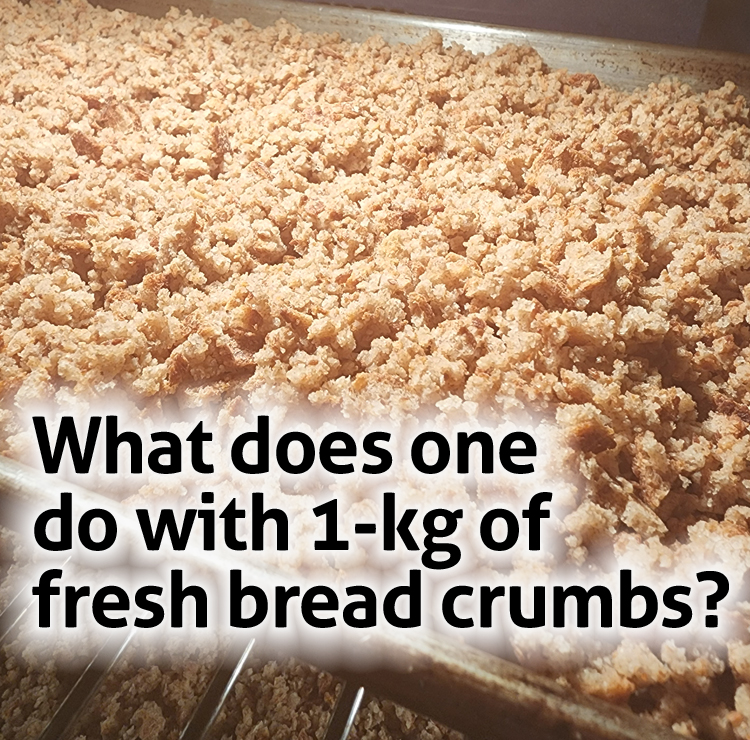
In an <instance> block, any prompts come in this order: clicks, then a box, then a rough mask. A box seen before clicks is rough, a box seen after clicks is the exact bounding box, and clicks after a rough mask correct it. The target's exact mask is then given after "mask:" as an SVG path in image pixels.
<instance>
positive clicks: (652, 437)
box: [0, 0, 750, 737]
mask: <svg viewBox="0 0 750 740" xmlns="http://www.w3.org/2000/svg"><path fill="white" fill-rule="evenodd" d="M0 46H2V48H3V54H2V56H1V57H0V240H1V243H0V342H1V343H2V344H1V345H0V346H2V352H1V353H0V392H1V393H2V399H3V409H4V410H3V411H2V412H0V414H1V415H2V420H3V423H4V425H5V428H6V434H4V435H3V443H2V444H3V445H6V442H5V440H6V438H7V436H8V435H9V434H10V433H11V432H13V431H14V430H15V429H16V427H15V426H14V424H15V423H16V422H15V421H14V419H15V416H14V411H13V408H14V405H24V404H26V403H29V402H32V401H35V400H37V399H40V398H42V399H51V398H54V397H55V396H56V395H57V396H58V397H60V396H61V394H62V395H64V394H66V393H68V394H69V393H71V392H72V393H75V394H79V395H85V394H88V393H103V392H105V391H106V390H107V389H108V388H112V387H115V386H116V387H124V388H126V389H127V390H128V391H129V392H131V393H132V394H133V395H134V396H135V397H136V398H141V399H143V402H144V403H146V400H147V399H154V398H156V399H163V398H166V397H169V396H171V395H174V394H183V395H185V394H186V395H188V396H190V397H191V398H192V399H193V401H194V402H195V403H198V402H200V401H202V400H206V399H215V398H219V397H220V396H221V394H230V393H243V394H253V393H256V394H257V393H272V394H273V395H274V398H276V399H278V400H282V401H285V402H287V403H295V402H299V401H302V400H304V401H310V402H311V403H312V404H314V405H319V406H322V407H328V406H332V407H336V408H337V409H341V410H343V411H344V412H345V413H353V412H354V411H360V412H361V411H364V412H365V413H367V412H371V413H374V414H377V413H389V412H391V411H392V410H394V409H400V410H403V411H408V412H412V411H416V410H417V409H419V408H420V407H421V406H423V405H427V404H435V403H438V404H440V405H441V407H442V408H449V407H450V406H451V404H453V405H458V404H463V405H464V408H468V409H472V408H474V409H479V408H490V409H494V410H495V411H496V412H497V413H498V414H503V413H506V412H512V411H513V410H515V409H527V410H528V409H530V410H533V411H534V412H539V413H542V414H547V415H549V416H550V417H552V418H554V419H555V420H556V423H557V424H558V426H559V427H560V429H561V430H562V432H563V434H564V436H565V438H566V439H567V443H568V446H569V448H570V450H571V456H572V460H573V463H574V465H575V466H576V472H577V473H580V476H581V481H582V484H581V490H580V501H579V502H578V506H577V508H576V509H575V510H574V511H572V512H571V513H570V515H569V516H568V517H567V519H566V520H565V526H566V528H567V539H566V544H567V547H568V553H567V556H566V557H567V559H568V560H569V561H570V562H572V563H578V564H580V563H582V562H584V561H585V560H586V559H587V557H588V556H589V552H590V550H592V549H593V548H595V547H598V546H599V545H600V544H601V542H602V541H606V542H607V543H609V546H610V547H613V548H615V550H617V549H618V548H620V549H623V548H633V549H634V550H635V551H637V552H639V553H641V555H640V556H641V557H642V558H643V559H644V560H650V561H651V562H653V563H657V562H669V559H670V557H672V556H673V553H674V548H677V547H681V546H686V547H690V548H692V551H693V552H702V551H705V552H706V553H707V556H708V555H712V556H717V555H719V554H720V552H721V547H722V546H724V545H726V546H727V547H730V548H734V552H737V551H741V552H747V553H750V535H749V534H748V523H747V518H748V516H750V509H748V508H745V505H746V504H747V502H748V499H749V498H750V468H749V465H748V459H750V435H749V434H748V425H749V424H750V326H749V324H748V322H749V320H750V226H749V223H750V188H749V187H748V183H749V182H750V128H749V120H748V107H747V103H746V101H745V100H744V99H743V98H742V97H741V96H739V95H737V93H736V89H735V87H734V86H733V85H732V84H731V83H729V82H728V83H727V84H726V85H724V87H722V88H721V89H719V90H713V91H710V92H706V93H695V92H692V91H691V90H690V89H688V88H687V87H686V86H685V85H682V84H680V83H679V82H678V81H676V80H664V81H662V82H661V83H659V84H654V85H651V86H649V87H648V88H647V89H639V90H635V91H619V90H614V89H611V88H608V87H606V86H603V85H601V84H600V83H599V81H598V80H597V78H596V77H595V76H594V75H591V74H588V75H586V74H568V73H566V72H565V71H560V70H550V69H548V68H546V67H545V65H544V64H543V62H542V60H541V59H540V58H539V56H538V55H537V54H536V53H535V52H534V51H533V50H531V49H528V48H517V47H505V48H502V49H499V50H498V51H497V52H495V53H493V54H490V55H486V56H477V55H474V54H471V53H469V52H467V51H465V50H464V49H461V48H458V47H451V48H447V49H446V48H444V47H443V46H442V43H441V40H440V38H439V37H438V36H437V35H434V36H430V37H428V38H426V39H425V40H424V41H423V42H421V43H420V44H418V45H415V46H405V45H398V46H395V45H389V44H387V43H385V42H384V41H382V40H381V39H377V38H376V39H371V40H369V41H367V42H365V43H363V44H353V43H349V42H346V41H343V40H341V39H340V38H339V37H338V36H336V35H311V34H303V33H301V32H299V31H298V30H297V29H296V28H294V27H293V26H291V25H290V24H288V23H285V22H279V23H277V24H276V25H275V26H273V27H271V28H267V29H263V30H259V29H255V28H253V27H252V26H251V25H250V24H249V23H247V22H246V21H242V20H238V21H235V22H234V23H232V24H222V23H220V22H218V21H215V20H211V19H204V18H196V17H193V16H192V15H190V14H189V13H188V14H181V13H179V12H178V11H176V10H175V11H171V12H170V13H169V14H168V16H167V17H166V18H164V19H160V20H153V19H147V18H142V17H138V16H135V15H132V14H128V13H125V12H123V11H115V12H108V11H104V10H100V9H94V8H92V7H90V6H89V5H87V4H86V3H84V2H82V1H81V0H71V1H67V0H66V1H65V2H51V1H49V2H38V1H37V0H34V2H32V3H31V4H30V5H25V4H21V3H17V2H14V1H12V0H8V1H7V2H5V3H4V4H3V12H2V20H1V21H0ZM6 451H7V446H6ZM722 543H723V544H722ZM727 543H729V544H728V545H727ZM738 618H744V617H742V615H739V616H738ZM539 666H540V667H542V668H543V667H545V666H546V667H547V669H548V670H549V671H551V672H556V673H557V674H558V675H560V676H562V677H563V678H561V680H566V681H569V682H571V683H572V684H574V685H576V686H578V687H581V688H583V689H584V690H586V691H589V692H592V693H596V694H600V695H602V696H606V697H608V698H610V699H614V700H618V701H630V702H631V705H632V706H633V707H634V708H635V709H636V710H637V711H642V712H648V713H651V714H652V715H653V716H654V717H655V718H656V719H658V720H660V721H662V722H665V723H667V724H671V725H673V726H675V727H676V728H677V729H678V730H681V731H683V732H685V733H687V734H696V733H702V734H704V735H715V736H722V737H726V736H730V735H731V734H732V733H735V734H736V735H737V736H739V737H750V646H747V645H745V644H742V642H737V643H731V644H730V645H729V647H728V649H724V648H723V647H716V646H705V647H703V646H689V647H686V646H678V645H674V644H673V643H672V644H669V643H667V644H665V645H664V646H662V648H661V651H659V649H656V648H654V649H653V650H652V649H650V648H648V647H646V646H645V644H640V643H637V644H636V643H623V644H622V645H620V646H619V647H618V648H617V649H616V650H615V651H614V652H611V651H610V652H609V653H605V654H601V655H597V656H589V657H587V658H586V659H585V660H584V662H583V663H580V661H579V663H576V660H574V659H573V658H571V657H570V656H569V655H568V656H567V657H566V656H562V655H561V654H558V653H556V652H555V646H554V644H551V645H550V646H549V652H548V654H545V655H543V656H541V658H540V663H539ZM157 735H158V733H157ZM157 735H154V737H156V736H157Z"/></svg>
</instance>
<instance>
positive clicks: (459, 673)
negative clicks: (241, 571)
mask: <svg viewBox="0 0 750 740" xmlns="http://www.w3.org/2000/svg"><path fill="white" fill-rule="evenodd" d="M61 486H63V487H64V489H65V490H72V491H73V498H74V500H75V501H76V502H77V504H74V506H75V505H81V506H84V505H85V506H87V507H89V508H94V507H97V505H98V507H100V508H104V507H106V508H108V509H109V510H110V511H113V512H115V511H117V509H120V512H119V513H120V516H121V517H122V518H118V521H123V520H126V519H127V517H128V516H130V515H129V514H128V513H127V510H126V509H125V508H124V507H120V506H119V505H118V504H116V503H115V502H113V501H111V500H110V499H105V498H104V497H103V496H100V495H97V494H94V493H91V492H90V491H86V490H84V489H81V488H78V487H76V486H70V484H61ZM54 490H56V489H55V488H54V486H51V485H50V480H49V476H42V475H40V474H39V473H37V472H36V471H33V470H31V469H29V468H26V467H24V466H22V465H20V464H19V463H16V462H13V461H11V460H8V459H6V458H2V457H0V513H2V523H3V524H4V525H6V526H11V527H15V528H16V529H19V528H21V529H22V527H19V525H18V522H19V521H21V520H22V518H23V517H22V516H19V514H20V513H21V512H22V511H23V510H24V509H25V508H26V507H28V506H29V504H30V503H31V502H36V503H42V504H44V505H45V506H53V505H56V504H57V500H56V499H55V498H54V494H53V491H54ZM60 490H63V488H62V487H61V488H60ZM192 559H194V560H195V561H196V562H199V563H200V562H202V561H203V560H204V558H203V556H202V555H197V556H194V557H193V558H192ZM204 564H205V563H204ZM258 573H259V574H261V577H264V576H265V577H268V572H267V571H261V570H260V569H258ZM31 585H32V584H24V587H23V588H22V589H21V590H20V591H19V593H18V594H17V595H16V597H15V598H14V599H13V600H12V602H11V603H10V604H9V606H8V607H7V608H6V609H5V610H4V612H3V613H2V615H0V643H2V642H3V641H4V640H5V639H6V638H7V637H8V635H9V633H11V631H12V630H13V628H14V627H16V626H18V625H20V624H21V623H22V621H23V620H24V619H25V618H26V617H27V615H28V614H29V612H30V611H31V609H32V606H33V603H34V602H33V599H32V597H31V591H30V590H31ZM133 636H134V632H130V633H129V634H127V635H125V636H123V635H122V632H114V633H113V635H112V637H111V638H110V639H108V640H107V641H106V642H105V644H104V646H103V647H102V648H101V649H100V650H99V652H98V654H97V655H96V656H95V657H94V658H93V659H92V660H91V661H90V663H89V664H88V665H87V666H86V668H85V669H84V670H83V671H82V672H81V673H80V675H79V676H78V678H77V680H76V681H75V683H74V685H73V687H72V688H71V689H70V691H69V693H68V695H67V696H66V697H65V699H64V700H63V701H62V703H61V705H60V706H59V708H58V709H57V711H56V713H55V714H54V716H53V717H52V718H51V720H50V721H49V723H48V725H47V727H46V728H45V729H44V730H43V732H42V733H41V735H39V738H38V740H67V739H68V735H67V733H69V732H70V730H71V729H72V728H73V727H74V725H75V722H76V720H77V719H78V717H79V716H80V715H81V713H82V711H83V710H84V709H85V708H86V707H87V706H88V705H89V702H90V701H91V700H92V698H93V696H94V694H95V693H96V690H97V688H98V687H99V686H100V685H101V683H102V681H103V680H104V679H105V677H107V675H108V674H109V673H110V671H112V670H113V669H114V667H115V665H116V664H117V663H118V660H119V659H120V658H121V657H122V656H123V653H124V652H125V650H126V648H127V647H128V646H129V644H130V642H131V641H132V639H133ZM374 640H375V641H376V643H377V645H378V648H380V649H382V650H383V651H385V652H387V653H388V654H390V655H394V656H397V657H398V666H397V667H393V668H391V667H388V668H377V669H375V670H365V669H363V670H361V671H357V670H350V669H347V671H346V672H344V673H342V672H341V671H339V670H338V668H339V666H338V665H335V664H331V665H326V662H327V659H326V658H325V657H324V658H322V659H319V660H315V663H316V667H318V668H320V669H323V670H330V671H331V672H333V673H334V674H336V675H338V677H339V679H340V680H341V681H342V687H341V690H340V692H339V696H338V700H337V703H336V705H335V707H334V710H333V713H332V716H331V719H330V722H329V724H328V729H327V732H326V735H325V740H346V738H347V737H349V734H350V731H351V729H352V726H353V724H354V721H355V718H356V715H357V711H358V708H359V706H360V703H361V701H362V697H363V695H364V694H365V692H367V693H369V694H371V695H373V696H376V697H378V698H382V699H390V700H393V701H395V702H396V703H398V704H400V705H402V706H404V707H406V708H408V709H411V710H413V711H415V712H417V713H418V714H421V715H424V716H427V717H429V718H431V719H434V720H435V721H437V722H440V723H442V724H444V725H447V726H448V727H451V728H453V729H456V730H458V731H460V732H463V733H465V735H466V736H467V737H468V738H469V739H470V740H489V739H490V738H493V739H494V738H509V739H510V738H515V737H518V736H521V735H523V736H525V737H527V738H529V740H565V739H566V738H570V740H573V738H576V740H584V739H586V738H587V739H589V740H676V738H677V737H678V736H677V735H675V734H674V733H673V732H672V731H671V730H670V729H669V728H666V727H662V726H659V725H656V724H654V723H653V722H651V721H650V720H648V719H645V718H643V717H641V716H639V715H637V714H635V713H633V712H631V711H630V710H628V709H627V708H624V707H618V706H614V705H610V704H608V703H606V702H604V701H602V700H600V699H596V698H593V697H590V696H585V695H583V694H579V693H577V692H575V691H573V690H571V689H569V688H566V687H563V686H561V685H560V684H558V683H556V682H555V681H553V680H551V679H549V678H546V677H544V676H540V675H537V674H534V673H533V672H531V671H529V670H528V669H526V668H523V667H522V666H520V665H518V664H516V663H511V662H509V661H506V660H503V659H501V658H497V657H495V656H492V655H489V654H487V653H484V652H481V651H479V650H476V649H474V648H471V647H469V646H467V645H464V644H462V643H459V642H456V641H454V640H451V639H449V638H446V637H444V636H439V637H438V636H431V635H412V634H404V632H403V631H395V630H394V631H393V632H389V633H384V634H382V635H377V636H376V637H375V638H374ZM259 647H260V646H258V645H256V643H255V641H251V642H249V643H248V644H246V645H245V646H244V648H243V649H241V650H240V651H239V653H238V652H237V651H236V650H235V651H232V650H228V651H227V652H226V654H225V656H224V658H223V660H222V661H221V662H220V665H219V667H218V669H217V670H216V671H215V674H214V676H213V678H212V679H211V681H210V682H209V684H208V687H207V689H206V690H205V691H204V693H203V696H202V698H201V699H200V700H199V702H198V705H197V708H196V709H195V711H194V713H193V715H192V717H191V718H190V720H189V721H188V722H187V724H186V725H185V727H184V728H183V729H182V732H181V734H180V740H203V739H204V738H207V737H208V734H209V732H210V730H211V727H212V725H213V723H214V721H215V720H216V718H217V717H218V715H219V713H220V711H221V708H222V706H223V705H224V702H225V701H226V700H227V698H228V697H229V695H230V693H231V691H232V689H233V687H234V685H235V683H236V681H237V679H238V678H239V676H240V674H241V673H242V670H243V668H244V666H245V664H246V662H247V660H248V657H249V656H250V654H251V651H253V650H258V648H259ZM354 649H357V646H356V645H355V646H354ZM284 657H302V658H306V656H284ZM28 740H32V739H31V738H29V739H28Z"/></svg>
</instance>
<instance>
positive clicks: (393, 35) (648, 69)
mask: <svg viewBox="0 0 750 740" xmlns="http://www.w3.org/2000/svg"><path fill="white" fill-rule="evenodd" d="M94 2H95V4H97V5H101V6H102V7H105V8H110V9H113V8H122V9H124V10H130V11H133V12H136V13H140V14H142V15H150V16H161V15H164V13H166V12H167V11H168V10H169V8H170V7H171V6H175V5H176V6H177V7H179V8H181V9H183V10H187V9H190V10H191V11H192V12H193V13H196V14H199V15H206V16H212V17H215V18H218V19H220V20H223V21H231V20H233V19H235V18H247V19H248V20H249V21H250V22H251V23H252V24H253V25H256V26H260V27H264V26H269V25H271V24H273V23H274V22H275V21H277V20H279V19H280V18H284V19H286V20H287V21H289V22H290V23H293V24H294V25H296V26H298V27H299V28H300V29H301V30H303V31H313V32H316V33H339V34H341V36H342V37H343V38H346V39H350V40H352V41H364V40H365V39H367V38H369V37H371V36H382V37H383V39H385V40H386V41H388V42H391V43H414V42H416V41H419V40H420V39H422V38H423V37H424V36H425V35H426V34H428V33H429V32H431V31H438V32H439V33H440V34H442V36H443V40H444V43H446V44H448V45H449V44H454V43H455V44H461V45H462V46H464V47H465V48H466V49H468V50H470V51H473V52H475V53H485V54H487V53H491V52H492V51H494V50H495V49H497V48H499V47H501V46H504V45H505V44H518V45H523V46H527V45H528V46H533V47H534V48H535V49H536V50H537V51H538V52H539V54H540V55H541V56H542V58H543V59H544V61H545V63H546V64H548V65H549V66H550V67H554V68H564V69H567V70H569V71H570V72H574V73H575V72H590V73H593V74H595V75H597V77H598V78H599V79H600V80H601V81H602V82H603V83H605V84H607V85H611V86H613V87H617V88H620V89H624V90H630V89H633V88H636V87H642V86H645V85H648V84H650V83H652V82H658V81H659V80H660V79H661V78H662V77H664V76H667V75H669V76H677V77H679V78H680V79H681V80H682V81H683V82H686V83H687V84H689V85H690V86H691V87H693V88H694V89H696V90H699V91H703V90H707V89H712V88H716V87H721V86H722V85H723V84H724V83H725V82H726V81H727V80H731V81H732V82H734V83H735V84H736V85H737V87H738V89H739V91H740V92H741V93H742V94H743V95H745V97H750V55H745V54H732V53H727V52H716V51H708V50H705V49H689V48H685V47H678V46H666V45H661V44H648V43H640V42H632V41H615V40H611V39H601V38H594V37H591V36H580V35H577V34H568V33H550V32H546V31H532V30H526V29H519V28H508V27H502V26H490V25H483V24H478V23H465V22H461V21H451V20H444V19H439V18H425V17H421V16H411V15H404V14H400V13H389V12H385V11H372V10H361V9H356V8H345V7H338V6H334V5H316V4H312V3H303V2H294V1H293V0H100V1H99V2H96V0H94Z"/></svg>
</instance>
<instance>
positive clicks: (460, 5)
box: [311, 0, 750, 54]
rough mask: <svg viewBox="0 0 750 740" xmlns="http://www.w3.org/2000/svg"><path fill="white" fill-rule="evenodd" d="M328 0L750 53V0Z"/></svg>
mask: <svg viewBox="0 0 750 740" xmlns="http://www.w3.org/2000/svg"><path fill="white" fill-rule="evenodd" d="M311 1H315V0H311ZM329 1H330V2H333V3H335V4H340V5H344V4H345V5H350V6H351V5H353V6H356V7H362V8H372V9H379V10H396V11H404V12H408V13H414V14H416V15H427V16H436V17H438V18H454V19H457V20H465V21H477V22H483V23H495V24H498V25H503V26H518V27H522V28H535V29H539V30H546V31H561V32H565V33H584V34H589V35H592V36H608V37H611V38H621V39H634V40H638V41H653V42H656V43H661V44H678V45H681V46H702V47H705V48H708V49H723V50H725V51H738V52H744V53H746V54H750V0H628V1H627V2H623V0H490V1H489V2H482V0H329Z"/></svg>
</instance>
